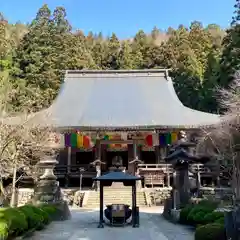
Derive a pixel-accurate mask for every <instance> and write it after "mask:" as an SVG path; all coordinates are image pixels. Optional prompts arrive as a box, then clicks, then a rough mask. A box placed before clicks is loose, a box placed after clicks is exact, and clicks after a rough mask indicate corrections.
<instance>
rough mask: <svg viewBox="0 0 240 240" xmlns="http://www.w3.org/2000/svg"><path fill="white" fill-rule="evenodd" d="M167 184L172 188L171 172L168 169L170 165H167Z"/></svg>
mask: <svg viewBox="0 0 240 240" xmlns="http://www.w3.org/2000/svg"><path fill="white" fill-rule="evenodd" d="M166 178H167V179H166V180H167V181H166V182H167V187H170V185H171V184H170V172H169V167H168V165H166Z"/></svg>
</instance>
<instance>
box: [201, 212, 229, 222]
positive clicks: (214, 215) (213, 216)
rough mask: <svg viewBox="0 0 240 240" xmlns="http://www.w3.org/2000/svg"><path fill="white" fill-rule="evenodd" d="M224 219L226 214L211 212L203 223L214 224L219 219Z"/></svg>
mask: <svg viewBox="0 0 240 240" xmlns="http://www.w3.org/2000/svg"><path fill="white" fill-rule="evenodd" d="M220 218H221V219H224V213H222V212H211V213H208V214H206V215H205V216H204V218H203V223H205V224H207V223H213V222H216V221H217V220H218V219H220Z"/></svg>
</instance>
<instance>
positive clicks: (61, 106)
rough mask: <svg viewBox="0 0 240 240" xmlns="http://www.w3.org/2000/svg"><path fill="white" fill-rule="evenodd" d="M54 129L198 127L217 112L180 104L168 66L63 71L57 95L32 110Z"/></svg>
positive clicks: (216, 117)
mask: <svg viewBox="0 0 240 240" xmlns="http://www.w3.org/2000/svg"><path fill="white" fill-rule="evenodd" d="M43 115H49V117H47V119H48V120H47V122H48V123H49V124H52V125H54V126H55V127H58V128H78V129H81V130H102V129H104V130H105V129H106V130H123V129H126V130H127V129H129V130H130V129H132V130H134V129H141V130H145V129H146V130H147V129H157V128H160V129H161V128H181V129H183V128H198V127H203V126H210V125H214V124H217V123H219V121H220V116H219V115H215V114H210V113H205V112H200V111H197V110H193V109H191V108H188V107H185V106H184V105H183V104H182V103H181V102H180V100H179V99H178V97H177V94H176V92H175V90H174V87H173V83H172V80H171V78H170V77H169V76H168V71H167V70H165V69H154V70H118V71H115V70H107V71H85V70H83V71H67V72H66V75H65V80H64V83H63V84H62V87H61V89H60V92H59V94H58V96H57V98H56V99H55V100H54V102H53V103H52V105H51V106H50V107H49V108H48V109H47V110H43V111H41V112H39V113H37V114H36V118H38V119H39V120H38V122H40V123H43V122H45V121H43V119H42V116H43Z"/></svg>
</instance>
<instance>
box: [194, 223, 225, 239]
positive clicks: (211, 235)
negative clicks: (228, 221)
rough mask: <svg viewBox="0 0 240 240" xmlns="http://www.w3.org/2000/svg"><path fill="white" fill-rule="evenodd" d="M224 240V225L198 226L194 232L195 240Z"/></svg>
mask: <svg viewBox="0 0 240 240" xmlns="http://www.w3.org/2000/svg"><path fill="white" fill-rule="evenodd" d="M203 239H204V240H226V234H225V229H224V225H222V224H219V223H209V224H206V225H203V226H199V227H198V228H197V229H196V232H195V240H203Z"/></svg>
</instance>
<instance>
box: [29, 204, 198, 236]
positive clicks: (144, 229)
mask: <svg viewBox="0 0 240 240" xmlns="http://www.w3.org/2000/svg"><path fill="white" fill-rule="evenodd" d="M161 211H162V209H161V208H160V207H151V208H143V209H141V213H140V227H139V228H132V227H131V226H125V227H110V226H106V225H105V227H104V228H103V229H98V228H97V225H98V217H99V212H98V211H97V210H87V209H72V210H71V212H72V219H71V220H68V221H64V222H54V223H51V224H50V225H49V226H48V227H47V229H45V230H43V231H40V232H36V233H35V235H34V236H32V237H30V238H29V239H32V240H41V239H43V240H44V239H46V240H55V239H57V240H112V239H115V240H129V239H131V240H132V239H138V240H193V239H194V237H193V232H192V231H190V230H189V229H186V228H184V227H183V226H180V225H175V224H172V223H169V222H167V221H166V220H165V219H164V218H163V217H162V216H161Z"/></svg>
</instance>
